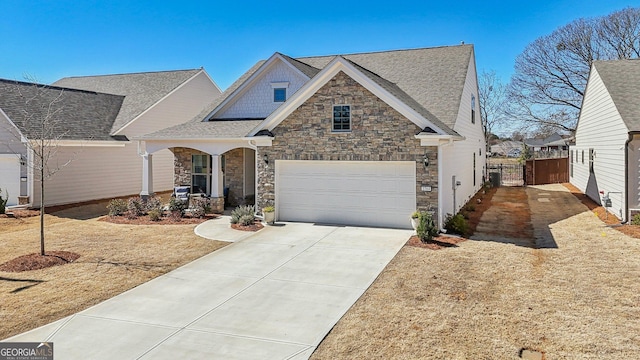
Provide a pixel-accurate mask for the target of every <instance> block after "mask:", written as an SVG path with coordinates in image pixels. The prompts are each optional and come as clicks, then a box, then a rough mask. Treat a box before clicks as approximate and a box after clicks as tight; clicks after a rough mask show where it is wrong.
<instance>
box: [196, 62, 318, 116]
mask: <svg viewBox="0 0 640 360" xmlns="http://www.w3.org/2000/svg"><path fill="white" fill-rule="evenodd" d="M278 60H279V61H282V62H283V63H285V64H286V65H287V66H289V68H291V69H292V70H293V71H294V72H296V73H298V74H299V75H300V76H302V77H303V78H305V79H307V80H308V79H309V77H308V76H307V75H305V74H304V73H303V72H302V71H300V70H299V69H298V68H296V67H295V66H293V65H291V63H290V62H288V61H287V60H285V59H284V58H283V57H282V55H280V54H279V53H274V54H273V55H271V57H270V58H269V59H267V61H265V62H264V64H262V65H261V66H260V68H258V70H256V72H254V73H253V74H251V76H249V78H248V79H247V80H246V81H245V82H244V83H242V85H240V86H239V87H238V88H237V89H235V90H234V91H233V93H231V94H230V95H229V96H227V98H226V99H224V100H223V101H222V102H221V103H220V104H219V105H218V106H217V107H216V108H215V109H213V111H211V112H210V113H209V115H207V116H206V117H205V121H209V119H211V118H212V117H213V116H214V115H215V114H216V113H217V112H218V111H220V110H222V109H223V108H224V107H225V106H227V104H229V103H230V102H232V101H233V100H234V99H235V98H237V97H238V96H241V95H242V94H244V93H245V91H246V90H247V89H248V88H249V87H250V86H252V85H253V84H254V83H255V82H256V80H257V79H259V78H260V77H262V76H263V74H264V72H266V71H267V70H268V69H269V68H270V67H271V65H273V64H274V63H275V62H276V61H278Z"/></svg>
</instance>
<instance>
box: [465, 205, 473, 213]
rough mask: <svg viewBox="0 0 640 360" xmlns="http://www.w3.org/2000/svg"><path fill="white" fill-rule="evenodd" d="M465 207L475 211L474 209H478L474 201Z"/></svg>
mask: <svg viewBox="0 0 640 360" xmlns="http://www.w3.org/2000/svg"><path fill="white" fill-rule="evenodd" d="M465 209H466V210H467V211H469V212H474V211H476V205H475V204H473V203H469V204H468V205H467V206H466V207H465Z"/></svg>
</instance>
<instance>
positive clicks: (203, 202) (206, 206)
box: [191, 197, 211, 218]
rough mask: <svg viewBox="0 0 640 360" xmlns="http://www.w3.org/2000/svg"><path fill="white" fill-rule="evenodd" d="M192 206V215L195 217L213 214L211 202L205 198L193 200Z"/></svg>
mask: <svg viewBox="0 0 640 360" xmlns="http://www.w3.org/2000/svg"><path fill="white" fill-rule="evenodd" d="M191 202H192V206H191V215H192V216H194V217H199V218H201V217H203V216H205V215H206V214H210V213H211V200H210V199H207V198H204V197H200V198H193V199H192V201H191Z"/></svg>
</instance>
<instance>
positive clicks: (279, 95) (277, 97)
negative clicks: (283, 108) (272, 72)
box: [273, 88, 287, 102]
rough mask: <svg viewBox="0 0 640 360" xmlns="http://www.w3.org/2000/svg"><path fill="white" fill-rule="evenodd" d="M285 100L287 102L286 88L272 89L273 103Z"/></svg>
mask: <svg viewBox="0 0 640 360" xmlns="http://www.w3.org/2000/svg"><path fill="white" fill-rule="evenodd" d="M285 100H287V89H286V88H275V89H273V102H284V101H285Z"/></svg>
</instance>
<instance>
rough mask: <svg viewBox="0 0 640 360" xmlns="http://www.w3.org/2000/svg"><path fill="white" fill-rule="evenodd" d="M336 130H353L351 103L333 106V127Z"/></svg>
mask: <svg viewBox="0 0 640 360" xmlns="http://www.w3.org/2000/svg"><path fill="white" fill-rule="evenodd" d="M332 130H333V131H334V132H348V131H351V106H350V105H334V106H333V127H332Z"/></svg>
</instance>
